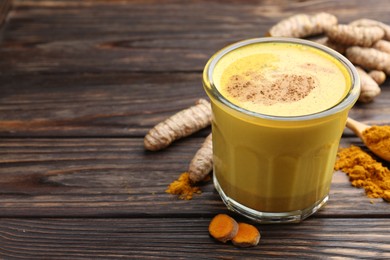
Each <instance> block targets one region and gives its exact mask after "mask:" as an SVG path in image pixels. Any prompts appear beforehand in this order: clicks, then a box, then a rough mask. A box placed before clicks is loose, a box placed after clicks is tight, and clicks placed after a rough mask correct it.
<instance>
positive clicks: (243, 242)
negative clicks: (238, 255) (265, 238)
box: [232, 223, 260, 247]
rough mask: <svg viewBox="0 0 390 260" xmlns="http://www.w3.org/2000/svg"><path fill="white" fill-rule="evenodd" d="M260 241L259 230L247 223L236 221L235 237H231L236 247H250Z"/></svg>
mask: <svg viewBox="0 0 390 260" xmlns="http://www.w3.org/2000/svg"><path fill="white" fill-rule="evenodd" d="M259 241H260V232H259V230H258V229H257V228H256V227H255V226H253V225H250V224H247V223H238V232H237V235H236V236H235V237H233V238H232V243H233V244H234V245H235V246H238V247H251V246H257V245H258V244H259Z"/></svg>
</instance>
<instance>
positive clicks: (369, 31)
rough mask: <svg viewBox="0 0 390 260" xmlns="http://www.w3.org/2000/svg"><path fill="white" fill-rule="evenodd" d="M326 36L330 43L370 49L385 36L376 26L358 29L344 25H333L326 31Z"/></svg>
mask: <svg viewBox="0 0 390 260" xmlns="http://www.w3.org/2000/svg"><path fill="white" fill-rule="evenodd" d="M326 35H327V36H328V37H329V39H330V40H331V41H332V42H337V43H339V44H344V45H350V46H355V45H356V46H363V47H370V46H372V45H373V44H374V43H375V42H377V41H379V40H380V39H382V38H383V36H384V35H385V32H384V30H383V29H382V28H380V27H377V26H370V27H358V26H352V25H346V24H339V25H333V26H330V27H328V28H327V29H326Z"/></svg>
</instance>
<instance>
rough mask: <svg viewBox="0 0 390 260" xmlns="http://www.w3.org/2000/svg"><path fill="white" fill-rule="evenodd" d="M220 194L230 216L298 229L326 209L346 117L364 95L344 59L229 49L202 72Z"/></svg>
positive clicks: (310, 47)
mask: <svg viewBox="0 0 390 260" xmlns="http://www.w3.org/2000/svg"><path fill="white" fill-rule="evenodd" d="M203 85H204V88H205V90H206V92H207V94H208V96H209V97H210V99H211V104H212V111H213V121H212V136H213V161H214V176H213V178H214V185H215V187H216V190H217V191H218V192H219V194H220V196H221V198H222V200H223V201H224V202H225V204H226V205H227V207H228V208H229V209H230V210H233V211H236V212H238V213H240V214H242V215H244V216H246V217H249V218H251V219H253V220H255V221H258V222H261V223H284V222H300V221H302V220H303V219H305V218H306V217H308V216H310V215H311V214H313V213H315V212H316V211H317V210H319V209H320V208H321V207H322V206H323V205H324V204H325V203H326V202H327V200H328V194H329V188H330V184H331V180H332V175H333V166H334V163H335V159H336V153H337V149H338V146H339V142H340V138H341V135H342V133H343V129H344V127H345V123H346V119H347V116H348V112H349V110H350V109H351V107H352V106H353V105H354V103H355V102H356V100H357V98H358V96H359V92H360V82H359V78H358V75H357V72H356V70H355V68H354V66H353V65H352V64H351V63H350V62H349V61H348V60H347V59H346V58H344V57H343V56H342V55H340V54H339V53H337V52H335V51H333V50H331V49H329V48H327V47H325V46H322V45H319V44H316V43H313V42H310V41H306V40H301V39H290V38H272V37H268V38H258V39H250V40H245V41H242V42H238V43H235V44H232V45H230V46H228V47H226V48H224V49H222V50H220V51H219V52H217V53H216V54H215V55H214V56H212V57H211V59H210V60H209V61H208V63H207V64H206V66H205V69H204V72H203Z"/></svg>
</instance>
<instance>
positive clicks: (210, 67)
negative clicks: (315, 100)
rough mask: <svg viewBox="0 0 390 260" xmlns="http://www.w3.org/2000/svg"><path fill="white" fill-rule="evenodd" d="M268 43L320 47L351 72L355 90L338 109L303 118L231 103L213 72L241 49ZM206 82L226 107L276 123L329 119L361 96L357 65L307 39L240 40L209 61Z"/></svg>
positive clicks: (204, 75) (352, 84)
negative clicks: (220, 62)
mask: <svg viewBox="0 0 390 260" xmlns="http://www.w3.org/2000/svg"><path fill="white" fill-rule="evenodd" d="M265 42H282V43H297V44H303V45H306V46H309V47H312V48H316V49H318V50H320V51H323V52H325V53H327V54H329V55H330V56H332V57H333V58H335V59H336V60H338V61H339V62H340V63H341V64H342V65H343V66H344V67H345V68H346V69H347V71H348V73H349V76H350V78H351V87H350V89H349V91H348V93H347V94H346V95H345V97H344V98H343V99H341V100H340V101H339V102H338V103H337V104H335V105H334V106H332V107H330V108H327V109H325V110H322V111H319V112H316V113H312V114H307V115H299V116H275V115H268V114H262V113H258V112H254V111H251V110H248V109H245V108H242V107H240V106H238V105H236V104H234V103H232V102H231V101H229V100H228V99H227V98H225V97H224V96H223V95H222V94H221V93H220V92H219V90H218V88H217V87H216V86H215V84H214V81H213V77H212V75H213V71H214V69H215V67H216V66H217V63H218V62H219V61H220V60H221V59H222V58H223V57H224V56H225V55H227V54H228V53H230V52H232V51H234V50H236V49H239V48H241V47H244V46H247V45H251V44H255V43H265ZM203 83H204V88H205V89H206V92H207V93H208V94H209V95H211V96H213V97H214V98H216V100H218V101H219V102H221V103H222V104H224V105H226V106H228V107H230V108H232V109H234V110H236V111H239V112H241V113H243V114H246V115H249V116H253V117H258V118H263V119H272V120H276V121H304V120H311V119H318V118H322V117H326V116H329V115H333V114H336V113H338V112H340V111H343V110H345V109H346V108H347V107H348V106H350V105H351V104H352V105H353V104H354V103H355V102H356V101H357V99H358V98H359V94H360V79H359V75H358V72H357V71H356V68H355V66H354V65H353V64H352V63H351V62H350V61H349V60H348V59H347V58H346V57H344V56H343V55H342V54H340V53H338V52H336V51H335V50H333V49H331V48H329V47H327V46H325V45H322V44H319V43H316V42H313V41H309V40H305V39H299V38H288V37H261V38H252V39H247V40H243V41H239V42H236V43H233V44H230V45H228V46H226V47H224V48H222V49H221V50H219V51H218V52H216V53H215V54H214V55H213V56H212V57H211V58H210V59H209V61H208V62H207V64H206V66H205V68H204V71H203Z"/></svg>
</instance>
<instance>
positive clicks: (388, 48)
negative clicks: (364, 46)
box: [372, 40, 390, 53]
mask: <svg viewBox="0 0 390 260" xmlns="http://www.w3.org/2000/svg"><path fill="white" fill-rule="evenodd" d="M372 47H373V48H375V49H377V50H380V51H383V52H386V53H390V41H385V40H379V41H377V42H376V43H375V44H374V45H372Z"/></svg>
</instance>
